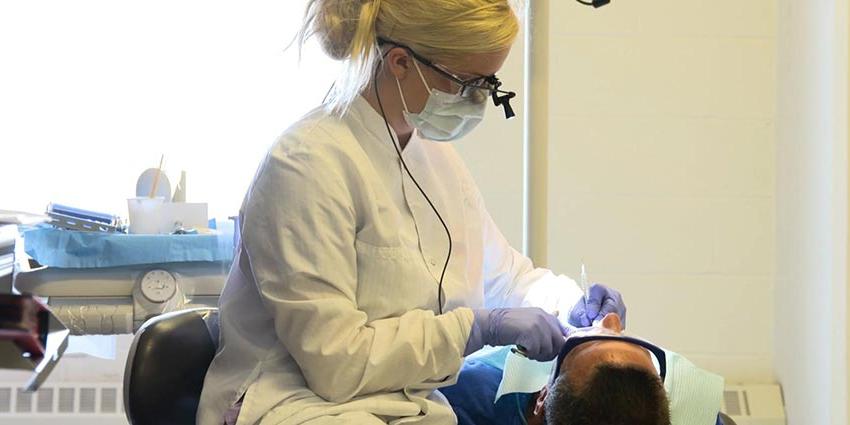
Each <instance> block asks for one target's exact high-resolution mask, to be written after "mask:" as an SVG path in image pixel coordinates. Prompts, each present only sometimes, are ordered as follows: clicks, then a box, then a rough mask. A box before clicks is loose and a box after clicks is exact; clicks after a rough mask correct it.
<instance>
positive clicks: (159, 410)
mask: <svg viewBox="0 0 850 425" xmlns="http://www.w3.org/2000/svg"><path fill="white" fill-rule="evenodd" d="M218 333H219V326H218V309H217V308H195V309H190V310H182V311H176V312H173V313H166V314H163V315H160V316H157V317H154V318H152V319H150V320H148V321H147V322H145V323H144V324H143V325H142V327H141V328H139V330H138V332H136V336H135V337H134V338H133V343H132V345H131V346H130V353H129V355H128V356H127V365H126V368H125V370H124V410H125V412H126V414H127V420H128V421H129V422H130V424H132V425H190V424H194V423H195V414H196V413H197V410H198V400H199V399H200V397H201V389H202V388H203V385H204V377H205V376H206V373H207V369H208V368H209V365H210V363H211V362H212V359H213V357H214V356H215V352H216V349H217V348H218Z"/></svg>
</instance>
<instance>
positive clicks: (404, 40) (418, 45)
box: [298, 0, 519, 114]
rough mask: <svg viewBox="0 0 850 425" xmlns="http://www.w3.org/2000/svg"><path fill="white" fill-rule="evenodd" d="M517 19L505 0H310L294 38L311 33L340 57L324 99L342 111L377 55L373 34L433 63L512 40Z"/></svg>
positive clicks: (364, 83) (502, 45)
mask: <svg viewBox="0 0 850 425" xmlns="http://www.w3.org/2000/svg"><path fill="white" fill-rule="evenodd" d="M518 32H519V20H518V19H517V16H516V14H515V12H514V9H513V7H512V4H511V3H510V2H509V0H309V1H308V4H307V11H306V13H305V18H304V26H303V28H302V29H301V31H300V32H299V35H298V42H299V44H300V45H301V46H302V47H303V45H304V43H305V42H306V40H307V39H308V38H310V37H311V36H315V37H316V38H317V39H318V40H319V43H320V44H321V46H322V48H323V49H324V51H325V52H326V53H327V54H328V55H329V56H330V57H331V58H333V59H336V60H340V61H343V65H344V66H343V70H342V73H341V75H340V76H339V77H338V78H337V80H336V82H335V83H334V87H333V88H332V89H331V91H330V92H329V94H328V97H327V99H326V100H325V104H326V106H327V107H328V109H329V110H331V111H333V112H334V113H337V114H342V113H344V112H345V111H346V110H347V109H348V107H349V106H350V105H351V103H352V102H353V101H354V99H355V98H356V97H357V96H358V95H359V94H360V93H361V92H362V91H363V90H364V89H365V88H366V87H367V86H368V85H369V82H370V81H371V79H372V76H373V73H374V72H375V67H376V66H377V65H378V63H379V62H380V60H381V52H380V49H379V48H378V43H377V39H378V37H381V38H384V39H387V40H391V41H393V42H397V43H399V44H403V45H405V46H407V47H410V48H411V49H413V50H414V51H415V52H416V53H418V54H420V55H422V56H424V57H426V58H428V59H430V60H432V61H435V62H452V61H454V60H457V59H459V58H462V57H464V56H466V55H468V54H471V53H473V54H474V53H492V52H496V51H500V50H503V49H506V48H508V47H510V46H511V44H513V41H514V39H515V38H516V36H517V33H518Z"/></svg>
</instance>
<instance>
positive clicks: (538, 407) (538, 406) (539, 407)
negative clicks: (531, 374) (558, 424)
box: [532, 385, 549, 417]
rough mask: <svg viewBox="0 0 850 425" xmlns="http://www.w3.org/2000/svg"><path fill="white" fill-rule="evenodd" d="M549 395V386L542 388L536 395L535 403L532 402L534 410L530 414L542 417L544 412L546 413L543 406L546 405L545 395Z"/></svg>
mask: <svg viewBox="0 0 850 425" xmlns="http://www.w3.org/2000/svg"><path fill="white" fill-rule="evenodd" d="M548 393H549V386H548V385H547V386H545V387H543V389H542V390H540V393H538V395H537V401H535V402H534V410H533V411H532V413H533V414H534V416H539V417H543V414H544V412H545V411H546V409H545V407H544V404H545V403H546V394H548Z"/></svg>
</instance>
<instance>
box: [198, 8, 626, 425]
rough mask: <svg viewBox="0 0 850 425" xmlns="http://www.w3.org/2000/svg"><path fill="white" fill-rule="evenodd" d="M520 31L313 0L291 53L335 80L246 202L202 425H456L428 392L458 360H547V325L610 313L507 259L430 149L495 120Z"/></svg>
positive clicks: (478, 204)
mask: <svg viewBox="0 0 850 425" xmlns="http://www.w3.org/2000/svg"><path fill="white" fill-rule="evenodd" d="M517 32H518V20H517V16H516V15H515V13H514V11H513V9H512V8H511V6H510V4H509V2H508V0H371V1H370V0H311V1H309V5H308V11H307V15H306V23H305V29H304V33H303V35H304V37H302V41H303V38H306V37H309V36H311V35H313V36H316V37H317V38H318V39H319V41H320V42H321V44H322V46H323V47H324V49H325V51H326V52H327V53H328V54H329V55H330V56H332V57H334V58H336V59H339V60H341V61H344V64H345V71H344V74H343V75H342V77H341V78H340V79H339V80H338V81H337V82H336V84H335V86H334V88H333V90H332V91H331V93H330V95H329V97H328V99H327V101H326V103H325V104H324V105H322V107H321V108H319V109H316V110H315V111H313V112H312V113H310V114H308V115H307V116H306V117H304V118H303V119H301V120H300V121H299V122H298V123H296V124H295V125H294V126H292V127H291V128H290V129H288V130H287V131H286V132H285V133H284V134H283V135H282V136H281V137H280V139H279V140H278V141H277V142H276V143H275V144H274V145H273V146H272V147H271V149H270V151H269V153H268V155H267V156H266V158H265V160H264V161H263V163H262V164H261V165H260V168H259V170H258V172H257V175H256V177H255V180H254V182H253V183H252V185H251V187H250V189H249V190H248V193H247V195H246V197H245V200H244V203H243V205H242V209H241V212H240V218H241V243H240V246H239V249H238V255H237V258H236V259H235V262H234V265H233V268H232V269H231V271H230V275H229V277H228V280H227V285H226V287H225V289H224V291H223V293H222V296H221V305H220V307H221V341H220V347H219V351H218V353H217V355H216V357H215V360H214V361H213V362H212V365H211V366H210V369H209V371H208V373H207V377H206V381H205V383H204V390H203V394H202V397H201V404H200V407H199V411H198V423H199V424H201V425H220V424H222V423H227V424H232V423H237V424H239V425H242V424H254V423H262V424H383V423H418V424H454V423H455V420H456V419H455V417H454V414H453V413H452V410H451V408H450V406H449V405H448V403H447V401H446V400H445V398H444V397H443V396H442V395H441V394H440V393H439V392H438V391H435V390H437V389H439V388H440V387H443V386H446V385H450V384H452V383H454V381H455V380H456V378H457V375H458V372H459V370H460V368H461V365H462V363H463V360H464V356H466V355H467V354H469V353H471V352H473V351H476V350H478V349H479V348H481V347H482V346H484V345H485V344H489V345H518V346H521V347H522V348H523V349H524V350H525V352H526V354H527V355H528V356H529V357H532V358H535V359H540V360H550V359H553V358H554V357H555V356H556V355H557V354H558V352H559V350H560V348H561V346H562V345H563V343H564V335H563V332H564V330H563V324H562V321H561V320H559V319H558V318H557V317H556V316H555V315H553V314H552V313H553V312H555V311H559V312H561V313H562V315H561V317H562V320H563V321H570V322H573V323H575V324H577V325H581V324H582V323H587V322H588V321H590V320H593V319H595V318H597V317H602V316H604V315H605V314H607V313H609V312H617V313H619V314H620V315H624V314H625V306H624V305H623V303H622V300H621V297H620V295H619V294H618V293H617V292H616V291H614V290H611V289H608V288H606V287H604V286H596V287H594V288H593V290H592V291H591V296H590V298H591V299H587V300H585V299H583V294H582V291H581V290H579V289H578V287H577V285H576V283H575V282H574V281H572V280H571V279H569V278H567V277H565V276H556V275H554V274H553V273H552V272H550V271H548V270H544V269H539V268H534V267H533V266H532V264H531V261H530V260H529V259H528V258H526V257H524V256H523V255H521V254H520V253H518V252H517V251H516V250H514V249H513V248H511V247H510V246H509V245H508V243H507V241H506V240H505V238H504V236H502V234H501V232H500V231H499V229H498V228H497V227H496V225H495V223H494V222H493V220H492V219H491V217H490V215H489V214H488V213H487V211H486V209H485V208H484V204H483V201H482V199H481V195H480V193H479V191H478V189H477V187H476V185H475V182H474V181H473V179H472V176H470V174H469V172H468V170H467V169H466V167H465V166H464V164H463V162H462V160H461V159H460V157H459V156H458V154H457V153H456V152H455V149H454V148H453V147H452V145H451V144H450V143H445V142H449V141H453V140H457V139H459V138H461V137H463V136H464V135H466V134H467V133H469V132H470V131H472V130H473V129H474V128H475V126H476V125H477V124H478V123H479V122H480V121H481V119H482V117H483V116H484V110H485V108H486V107H487V104H488V103H489V102H488V101H489V100H491V99H492V100H493V101H494V102H495V103H496V104H497V105H501V106H503V107H504V108H505V112H506V114H507V115H511V113H512V112H511V111H510V106H509V104H508V102H509V101H510V98H511V97H513V93H511V92H508V91H505V90H504V89H503V88H502V87H501V82H500V81H499V80H498V78H496V73H497V72H498V71H499V69H500V68H501V67H502V64H503V63H504V62H505V59H506V57H507V56H508V52H509V51H510V46H511V45H512V44H513V42H514V39H515V37H516V35H517ZM294 84H297V82H294ZM480 160H482V161H486V160H487V158H480ZM537 307H542V308H537Z"/></svg>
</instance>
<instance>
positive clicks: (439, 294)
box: [372, 51, 452, 314]
mask: <svg viewBox="0 0 850 425" xmlns="http://www.w3.org/2000/svg"><path fill="white" fill-rule="evenodd" d="M387 54H389V51H387V53H385V54H384V55H383V56H381V60H380V62H379V63H378V66H376V67H375V75H374V78H373V79H372V84H373V85H374V86H375V96H376V97H377V98H378V107H379V108H380V109H381V116H382V117H383V118H384V125H386V126H387V134H389V135H390V140H391V141H392V142H393V147H395V152H396V154H397V155H398V159H399V160H400V161H401V165H402V167H403V168H404V171H406V172H407V175H408V176H410V180H412V181H413V184H415V185H416V188H417V189H419V193H421V194H422V196H424V197H425V200H426V201H428V205H430V206H431V209H432V210H433V211H434V214H436V215H437V218H438V219H439V220H440V224H442V225H443V229H445V230H446V236H447V237H448V238H449V253H448V254H447V255H446V262H445V264H443V271H442V273H440V283H439V284H438V286H437V303H438V305H437V307H438V310H439V312H440V314H443V279H444V278H445V276H446V270H447V269H448V267H449V260H451V258H452V234H451V232H450V231H449V226H448V225H447V224H446V221H445V220H443V216H441V215H440V212H439V211H437V207H435V206H434V203H433V202H431V198H429V197H428V195H427V194H425V190H423V189H422V186H420V185H419V182H417V181H416V178H415V177H413V174H412V173H411V172H410V169H409V168H407V163H406V162H404V158H403V157H402V156H401V149H400V148H399V142H398V141H397V140H396V139H395V137H393V132H392V130H391V129H390V123H389V121H387V114H386V112H384V104H383V102H381V93H380V92H379V91H378V73H379V72H380V70H381V68H382V66H383V64H384V58H386V55H387Z"/></svg>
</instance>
